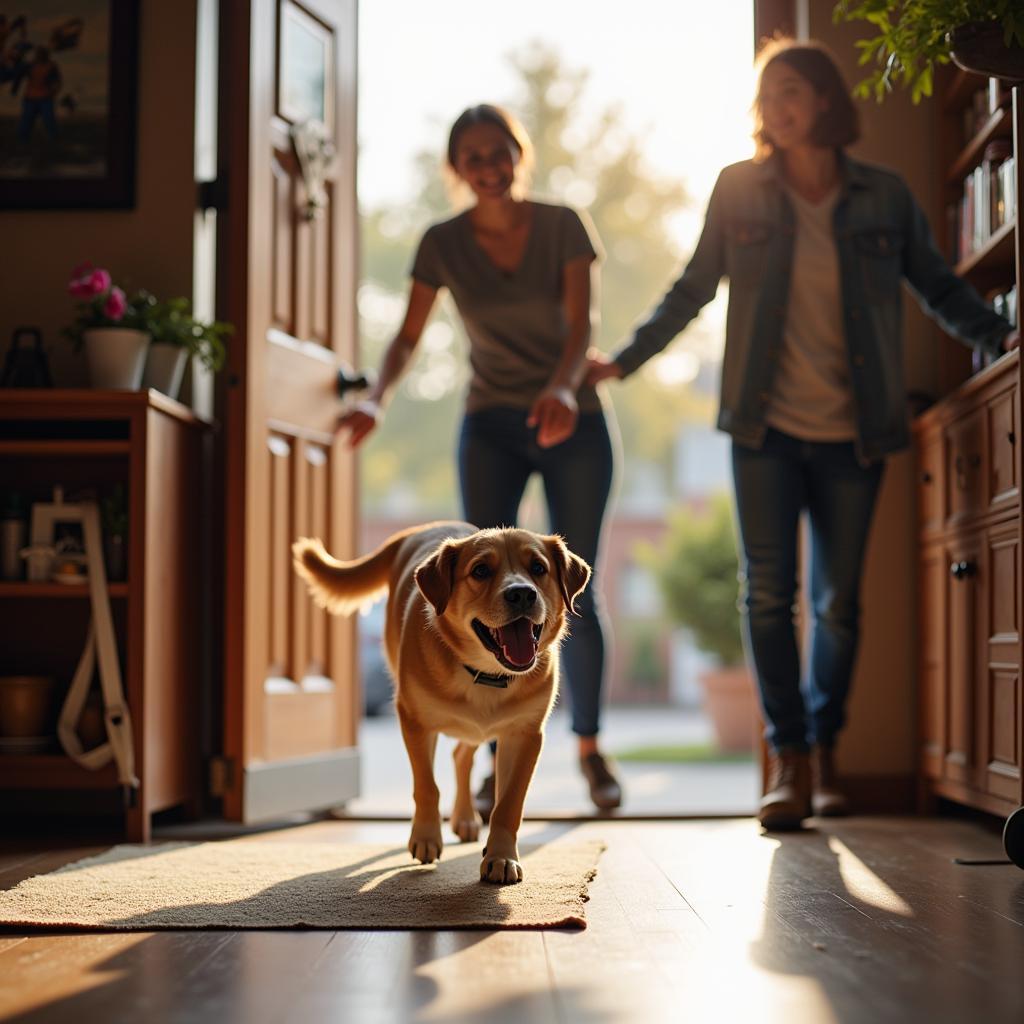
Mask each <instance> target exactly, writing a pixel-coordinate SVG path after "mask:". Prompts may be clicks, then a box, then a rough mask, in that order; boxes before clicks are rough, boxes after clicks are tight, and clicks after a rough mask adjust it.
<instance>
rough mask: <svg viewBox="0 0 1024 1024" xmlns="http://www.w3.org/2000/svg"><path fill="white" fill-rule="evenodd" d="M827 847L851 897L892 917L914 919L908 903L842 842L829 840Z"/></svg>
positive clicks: (831, 837)
mask: <svg viewBox="0 0 1024 1024" xmlns="http://www.w3.org/2000/svg"><path fill="white" fill-rule="evenodd" d="M828 845H829V849H830V850H832V852H833V853H835V855H836V857H837V858H838V860H839V874H840V875H841V876H842V879H843V884H844V885H845V886H846V888H847V891H848V892H849V894H850V895H851V896H852V897H854V898H855V899H857V900H860V902H861V903H866V904H868V905H869V906H872V907H878V909H879V910H884V911H886V912H887V913H890V914H899V915H900V916H901V917H913V916H914V911H913V910H912V909H911V907H910V905H909V904H908V903H907V901H906V900H904V899H903V898H902V897H900V896H898V895H897V894H896V893H895V892H893V890H892V889H891V888H890V887H889V886H888V885H886V883H885V882H883V881H882V879H881V878H879V877H878V875H876V874H875V873H874V871H872V870H871V868H869V867H868V866H867V865H866V864H865V863H864V861H862V860H861V859H860V858H859V857H858V856H857V855H856V854H855V853H854V852H853V851H852V850H851V849H850V848H849V847H848V846H847V845H846V844H845V843H844V842H843V841H842V840H841V839H838V838H836V836H830V837H829V841H828Z"/></svg>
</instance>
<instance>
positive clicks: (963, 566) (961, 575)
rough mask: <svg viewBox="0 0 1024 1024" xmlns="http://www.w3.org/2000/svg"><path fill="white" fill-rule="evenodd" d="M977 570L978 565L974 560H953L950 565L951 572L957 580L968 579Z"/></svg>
mask: <svg viewBox="0 0 1024 1024" xmlns="http://www.w3.org/2000/svg"><path fill="white" fill-rule="evenodd" d="M975 571H976V566H975V564H974V563H973V562H967V561H963V562H953V563H951V564H950V567H949V574H950V576H952V577H953V579H955V580H963V579H967V578H968V577H969V576H973V575H974V573H975Z"/></svg>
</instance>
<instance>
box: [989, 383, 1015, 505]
mask: <svg viewBox="0 0 1024 1024" xmlns="http://www.w3.org/2000/svg"><path fill="white" fill-rule="evenodd" d="M987 413H988V456H989V472H988V504H989V507H991V508H1002V507H1003V506H1012V505H1014V504H1016V502H1017V501H1018V500H1019V496H1020V491H1019V488H1020V481H1019V480H1018V478H1017V477H1018V470H1017V434H1018V423H1017V389H1016V388H1010V389H1008V390H1006V391H1003V392H1002V393H1001V394H999V395H997V396H996V397H995V398H993V399H992V400H991V401H989V403H988V407H987Z"/></svg>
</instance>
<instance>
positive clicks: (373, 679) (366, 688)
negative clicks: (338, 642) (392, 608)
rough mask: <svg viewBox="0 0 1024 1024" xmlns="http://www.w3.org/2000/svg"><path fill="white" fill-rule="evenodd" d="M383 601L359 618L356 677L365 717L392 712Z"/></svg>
mask: <svg viewBox="0 0 1024 1024" xmlns="http://www.w3.org/2000/svg"><path fill="white" fill-rule="evenodd" d="M383 638H384V602H383V601H378V602H377V604H375V605H373V607H372V608H369V609H368V610H367V611H365V612H363V613H362V614H361V615H360V616H359V674H360V676H361V679H362V687H363V714H364V715H366V716H368V717H373V716H375V715H386V714H390V713H391V712H392V711H393V710H394V704H393V698H394V687H393V684H392V682H391V672H390V670H389V669H388V665H387V661H386V659H385V658H384V647H383Z"/></svg>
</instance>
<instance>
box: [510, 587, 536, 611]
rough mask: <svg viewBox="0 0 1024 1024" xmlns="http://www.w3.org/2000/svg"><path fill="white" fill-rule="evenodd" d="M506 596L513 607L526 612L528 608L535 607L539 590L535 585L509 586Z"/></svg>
mask: <svg viewBox="0 0 1024 1024" xmlns="http://www.w3.org/2000/svg"><path fill="white" fill-rule="evenodd" d="M504 596H505V600H506V601H507V602H508V603H509V604H510V605H511V606H512V607H513V608H517V609H518V610H519V611H521V612H525V611H526V609H527V608H532V607H533V604H534V602H535V601H536V600H537V591H536V590H534V589H533V587H509V588H508V590H506V591H505V595H504Z"/></svg>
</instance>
